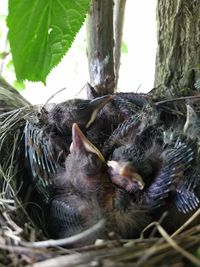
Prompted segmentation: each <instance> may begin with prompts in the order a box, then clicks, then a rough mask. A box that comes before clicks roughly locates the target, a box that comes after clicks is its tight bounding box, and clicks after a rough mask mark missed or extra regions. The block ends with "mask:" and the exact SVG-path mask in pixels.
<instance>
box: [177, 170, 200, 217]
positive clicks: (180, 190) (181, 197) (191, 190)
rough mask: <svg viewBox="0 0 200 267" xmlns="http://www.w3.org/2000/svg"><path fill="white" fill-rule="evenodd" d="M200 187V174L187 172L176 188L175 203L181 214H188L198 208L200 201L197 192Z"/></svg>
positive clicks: (196, 171)
mask: <svg viewBox="0 0 200 267" xmlns="http://www.w3.org/2000/svg"><path fill="white" fill-rule="evenodd" d="M199 185H200V172H199V171H198V170H195V171H192V170H187V171H186V173H185V175H184V177H183V179H182V180H181V181H180V183H179V184H178V186H177V188H176V195H175V203H176V206H177V208H178V210H179V211H180V212H183V213H187V212H190V211H193V210H195V209H196V208H197V207H198V205H199V202H200V201H199V198H198V196H197V195H196V193H195V190H196V188H197V187H198V186H199Z"/></svg>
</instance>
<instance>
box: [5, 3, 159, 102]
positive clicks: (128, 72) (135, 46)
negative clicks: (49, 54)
mask: <svg viewBox="0 0 200 267" xmlns="http://www.w3.org/2000/svg"><path fill="white" fill-rule="evenodd" d="M0 7H1V8H0V29H1V32H0V53H1V52H4V51H9V48H8V45H7V44H6V42H5V38H6V26H5V16H6V14H7V1H6V0H0ZM155 17H156V0H150V1H149V0H141V1H132V0H127V6H126V15H125V24H124V35H123V46H122V58H121V69H120V74H119V75H120V77H119V84H118V88H119V91H136V90H137V88H138V87H140V88H139V91H141V92H148V91H149V90H151V89H152V87H153V82H154V69H155V53H156V19H155ZM138 25H139V26H138ZM85 36H86V34H85V26H83V27H82V29H81V31H80V32H79V34H78V35H77V37H76V39H75V41H74V43H73V45H72V47H71V49H70V50H69V51H68V52H67V54H66V56H65V57H64V58H63V60H62V61H61V63H60V64H59V65H58V66H57V67H55V68H54V69H53V70H52V71H51V73H50V75H49V76H48V77H47V83H46V86H45V85H43V84H42V83H32V82H25V86H26V90H22V91H21V93H22V94H23V95H24V96H25V97H26V98H27V99H28V100H29V101H31V102H32V103H34V104H35V103H44V102H45V101H46V100H47V99H48V98H49V97H50V96H51V95H52V94H54V93H55V92H56V91H58V90H60V89H62V88H64V87H66V88H67V89H66V90H65V91H63V92H62V93H60V94H58V95H57V96H56V97H55V98H53V99H52V101H60V100H63V97H64V98H65V99H67V98H73V97H75V96H76V95H77V94H78V93H79V91H80V90H81V89H82V87H83V86H84V84H85V83H86V82H87V81H89V75H88V66H87V57H86V40H85ZM5 47H6V49H5ZM1 64H2V59H1V61H0V65H1ZM3 64H4V67H3V75H4V77H5V78H6V80H7V81H9V82H11V83H12V84H13V85H14V86H17V88H18V89H23V84H17V83H16V78H15V76H14V69H13V65H12V61H11V57H10V56H8V57H7V58H6V59H4V62H3ZM77 97H85V91H84V90H83V91H82V92H81V93H79V94H78V96H77Z"/></svg>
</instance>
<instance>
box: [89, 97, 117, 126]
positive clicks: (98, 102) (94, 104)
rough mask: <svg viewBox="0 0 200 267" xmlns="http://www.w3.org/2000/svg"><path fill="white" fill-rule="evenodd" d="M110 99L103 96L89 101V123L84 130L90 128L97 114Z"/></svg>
mask: <svg viewBox="0 0 200 267" xmlns="http://www.w3.org/2000/svg"><path fill="white" fill-rule="evenodd" d="M111 99H112V95H105V96H101V97H97V98H95V99H93V100H91V101H90V103H89V109H90V110H92V112H91V117H90V120H89V122H88V123H87V125H86V128H88V127H90V125H91V124H92V123H93V122H94V121H95V119H96V117H97V114H98V112H99V111H100V110H101V109H102V108H103V107H104V106H105V105H106V104H107V103H108V102H109V101H110V100H111Z"/></svg>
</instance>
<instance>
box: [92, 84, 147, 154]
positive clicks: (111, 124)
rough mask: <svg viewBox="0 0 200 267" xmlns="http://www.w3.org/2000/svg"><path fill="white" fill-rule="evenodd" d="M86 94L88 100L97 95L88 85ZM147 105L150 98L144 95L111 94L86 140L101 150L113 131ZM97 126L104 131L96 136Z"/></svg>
mask: <svg viewBox="0 0 200 267" xmlns="http://www.w3.org/2000/svg"><path fill="white" fill-rule="evenodd" d="M87 94H88V98H89V99H94V98H95V97H96V96H97V95H98V94H97V92H96V91H95V89H94V88H93V87H92V86H91V85H89V84H88V86H87ZM149 103H151V100H150V98H149V97H148V96H146V95H144V94H137V93H115V94H113V95H112V99H111V101H110V102H109V103H108V104H107V105H106V106H104V108H103V109H102V110H101V111H100V113H99V114H98V120H96V121H95V123H94V124H93V125H92V127H91V129H90V130H89V131H88V135H87V136H88V138H89V139H91V140H92V141H94V142H93V143H95V144H96V145H97V144H98V145H99V146H100V147H101V148H102V149H103V148H104V146H105V144H104V142H105V141H106V140H107V139H108V138H109V137H110V135H112V133H113V131H115V129H117V127H118V126H119V125H120V124H121V123H123V122H124V121H128V120H129V118H130V117H131V116H134V115H135V114H136V113H137V112H138V113H140V112H141V110H143V108H145V107H146V106H147V105H148V104H149ZM99 124H102V125H104V130H103V131H101V132H100V134H98V135H97V133H99V130H98V128H99ZM95 137H96V140H95ZM104 150H105V149H104Z"/></svg>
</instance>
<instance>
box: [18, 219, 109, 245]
mask: <svg viewBox="0 0 200 267" xmlns="http://www.w3.org/2000/svg"><path fill="white" fill-rule="evenodd" d="M104 225H105V220H104V219H101V220H100V221H99V222H98V223H96V224H95V225H93V226H92V227H91V228H89V229H87V230H85V231H83V232H81V233H80V234H77V235H74V236H71V237H66V238H62V239H57V240H53V239H49V240H46V241H38V242H26V241H20V245H22V246H25V247H32V248H45V247H54V246H63V245H71V244H74V243H76V242H77V241H81V240H82V239H85V238H87V237H89V236H91V235H94V234H95V233H96V232H98V231H100V230H101V229H102V228H103V226H104Z"/></svg>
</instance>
